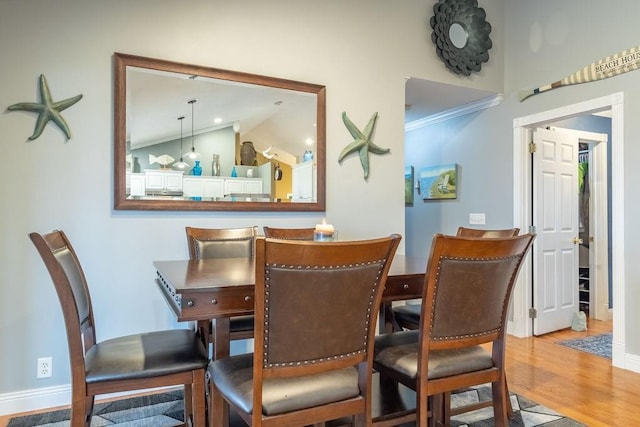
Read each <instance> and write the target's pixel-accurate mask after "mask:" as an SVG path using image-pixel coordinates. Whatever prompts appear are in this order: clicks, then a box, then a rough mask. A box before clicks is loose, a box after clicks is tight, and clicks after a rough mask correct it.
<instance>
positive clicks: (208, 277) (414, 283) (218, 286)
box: [153, 255, 426, 425]
mask: <svg viewBox="0 0 640 427" xmlns="http://www.w3.org/2000/svg"><path fill="white" fill-rule="evenodd" d="M153 266H154V267H155V269H156V283H157V285H158V288H159V289H160V291H161V293H162V295H163V296H164V297H165V300H166V301H167V303H168V305H169V307H170V308H171V310H172V311H173V313H174V314H175V316H176V318H177V320H178V321H181V322H183V321H195V322H197V327H198V329H199V330H200V331H201V332H202V338H203V341H204V343H205V345H207V348H208V345H209V334H210V333H211V334H212V335H213V341H214V342H215V345H214V352H213V355H212V358H213V359H220V358H223V357H227V356H229V351H230V340H229V318H230V317H233V316H240V315H246V314H253V305H254V287H255V265H254V260H253V259H252V258H215V259H203V260H175V261H154V262H153ZM425 268H426V259H425V258H419V257H408V256H404V255H396V256H395V257H394V259H393V262H392V264H391V268H390V270H389V275H388V277H387V283H386V285H385V290H384V293H383V301H382V305H381V307H380V315H379V330H380V331H381V332H391V331H392V327H393V326H392V315H391V304H392V303H393V301H401V300H409V299H414V298H421V297H422V287H423V283H424V274H425ZM212 320H213V322H212ZM210 325H213V330H210ZM211 398H212V399H214V400H213V402H214V403H213V405H214V410H215V411H216V412H218V411H220V412H218V413H220V414H221V416H223V417H224V419H225V423H224V425H228V413H227V412H226V407H225V405H224V404H223V401H222V398H221V397H220V396H211Z"/></svg>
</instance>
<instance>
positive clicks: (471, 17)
mask: <svg viewBox="0 0 640 427" xmlns="http://www.w3.org/2000/svg"><path fill="white" fill-rule="evenodd" d="M486 16H487V14H486V13H485V11H484V9H483V8H481V7H478V2H477V0H439V1H438V3H436V4H435V5H434V6H433V16H432V17H431V21H430V24H431V28H432V29H433V32H432V33H431V40H432V41H433V43H434V44H435V45H436V52H437V54H438V56H439V57H440V59H442V61H443V62H444V63H445V65H446V66H447V68H449V70H451V71H453V72H454V73H456V74H464V75H465V76H468V75H470V74H471V72H472V71H473V72H478V71H480V68H481V66H482V63H483V62H487V61H488V60H489V49H491V46H492V45H493V44H492V42H491V39H490V38H489V33H491V24H489V23H488V22H487V21H486V19H485V18H486Z"/></svg>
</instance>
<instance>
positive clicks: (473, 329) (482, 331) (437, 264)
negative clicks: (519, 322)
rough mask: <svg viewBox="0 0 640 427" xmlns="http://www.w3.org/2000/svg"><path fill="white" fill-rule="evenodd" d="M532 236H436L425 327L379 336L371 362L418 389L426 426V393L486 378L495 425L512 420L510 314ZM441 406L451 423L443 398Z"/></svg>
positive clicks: (424, 309) (427, 278)
mask: <svg viewBox="0 0 640 427" xmlns="http://www.w3.org/2000/svg"><path fill="white" fill-rule="evenodd" d="M534 238H535V236H534V235H533V234H524V235H521V236H515V237H504V238H492V239H479V238H467V237H458V236H445V235H442V234H436V235H435V236H434V238H433V241H432V245H431V253H430V255H429V260H428V261H427V269H426V273H425V286H424V290H423V295H422V305H421V307H422V312H421V316H420V318H421V323H420V328H419V329H417V330H408V331H399V332H392V333H389V334H383V335H379V336H377V337H376V341H375V350H374V369H375V370H377V371H378V372H380V375H381V376H382V377H384V378H387V379H392V380H394V381H397V382H399V383H401V384H403V385H405V386H406V387H409V388H411V389H413V390H415V391H416V395H417V397H416V400H417V402H416V419H417V423H416V425H418V426H426V425H427V414H428V409H429V408H428V403H427V402H428V400H429V399H428V398H429V396H437V395H446V394H447V393H450V392H451V391H452V390H457V389H461V388H464V387H471V386H474V385H479V384H485V383H491V387H492V403H493V411H494V418H495V425H496V426H506V425H507V418H508V413H507V410H508V407H507V400H508V395H507V389H506V380H505V373H504V361H505V335H506V320H507V319H506V316H507V311H508V307H509V300H510V297H511V292H512V290H513V286H514V283H515V281H516V279H517V277H518V273H519V270H520V267H521V265H522V262H523V260H524V258H525V255H526V254H527V252H528V250H529V248H530V247H531V244H532V242H533V239H534ZM484 344H491V350H490V351H488V350H486V349H485V348H484V347H483V346H482V345H484ZM443 413H444V420H443V422H444V424H445V425H449V423H450V416H451V410H450V408H449V406H448V405H446V404H445V405H444V407H443Z"/></svg>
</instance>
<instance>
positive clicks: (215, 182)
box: [182, 176, 224, 199]
mask: <svg viewBox="0 0 640 427" xmlns="http://www.w3.org/2000/svg"><path fill="white" fill-rule="evenodd" d="M182 191H183V196H184V197H205V198H211V199H214V198H222V197H224V178H214V177H208V176H207V177H205V176H185V177H183V178H182Z"/></svg>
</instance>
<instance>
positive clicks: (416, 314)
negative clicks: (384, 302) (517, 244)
mask: <svg viewBox="0 0 640 427" xmlns="http://www.w3.org/2000/svg"><path fill="white" fill-rule="evenodd" d="M518 233H520V229H519V228H506V229H498V230H484V229H480V228H468V227H458V231H457V232H456V236H459V237H481V238H496V237H511V236H517V235H518ZM391 313H392V322H393V330H394V331H401V330H404V329H418V328H419V327H420V305H419V304H402V305H397V306H395V307H392V308H391Z"/></svg>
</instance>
